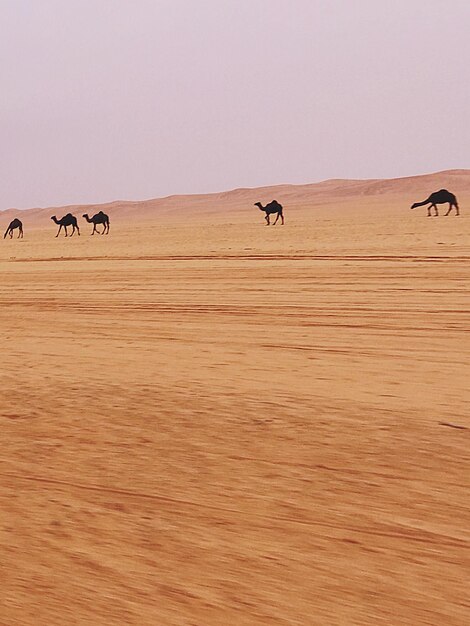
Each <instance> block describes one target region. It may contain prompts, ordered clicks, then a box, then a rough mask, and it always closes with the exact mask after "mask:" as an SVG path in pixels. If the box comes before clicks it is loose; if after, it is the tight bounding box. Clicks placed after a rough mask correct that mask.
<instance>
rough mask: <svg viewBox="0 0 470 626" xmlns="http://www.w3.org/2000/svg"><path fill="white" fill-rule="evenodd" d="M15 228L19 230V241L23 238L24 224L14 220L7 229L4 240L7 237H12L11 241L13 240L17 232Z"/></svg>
mask: <svg viewBox="0 0 470 626" xmlns="http://www.w3.org/2000/svg"><path fill="white" fill-rule="evenodd" d="M15 228H17V229H18V239H19V238H20V237H21V238H23V224H22V223H21V221H20V220H18V219H14V220H13V221H11V222H10V225H9V226H8V228H7V229H6V231H5V234H4V235H3V238H4V239H5V237H6V236H7V235H10V239H12V238H13V231H14V230H15Z"/></svg>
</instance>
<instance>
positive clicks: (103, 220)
mask: <svg viewBox="0 0 470 626" xmlns="http://www.w3.org/2000/svg"><path fill="white" fill-rule="evenodd" d="M83 217H84V218H85V219H86V221H87V222H88V223H89V224H93V232H92V233H91V234H92V235H94V234H95V232H97V233H99V234H100V235H107V234H108V233H109V217H108V216H107V215H106V213H103V211H100V212H99V213H96V214H95V215H93V217H88V213H84V214H83ZM98 224H103V226H104V228H103V230H102V231H101V233H100V231H99V230H98V229H97V228H96V227H97V225H98Z"/></svg>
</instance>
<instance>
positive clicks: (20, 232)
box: [18, 228, 23, 239]
mask: <svg viewBox="0 0 470 626" xmlns="http://www.w3.org/2000/svg"><path fill="white" fill-rule="evenodd" d="M20 237H21V239H23V229H22V228H20V229H19V232H18V239H19V238H20Z"/></svg>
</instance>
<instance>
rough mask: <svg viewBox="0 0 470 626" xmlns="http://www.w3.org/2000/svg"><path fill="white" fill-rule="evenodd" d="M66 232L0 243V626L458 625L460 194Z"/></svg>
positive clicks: (201, 209) (263, 196) (449, 178)
mask: <svg viewBox="0 0 470 626" xmlns="http://www.w3.org/2000/svg"><path fill="white" fill-rule="evenodd" d="M440 187H448V188H449V189H450V190H452V191H454V193H456V194H457V197H458V199H459V203H460V205H461V210H462V216H461V217H460V218H456V217H454V216H449V217H439V218H427V217H426V210H425V208H420V209H416V210H414V211H410V210H409V206H410V204H411V203H412V202H414V201H417V200H424V198H425V197H426V196H427V195H428V194H429V193H430V192H431V191H434V190H436V189H439V188H440ZM273 197H276V198H277V199H278V200H279V201H281V202H282V203H283V204H284V206H285V216H286V224H285V226H280V225H277V226H275V227H269V228H267V227H266V226H264V221H263V215H262V213H260V212H259V211H258V210H257V209H256V208H254V207H253V206H252V203H253V202H255V201H257V200H260V201H262V202H263V203H264V202H266V201H269V200H271V199H272V198H273ZM67 210H69V209H33V210H31V211H25V212H24V213H22V214H21V215H23V216H24V223H25V237H24V239H23V240H16V239H13V240H11V241H10V240H5V241H3V240H2V241H0V275H1V282H0V305H1V306H0V329H1V337H2V376H1V396H0V419H1V433H2V435H1V441H2V449H1V455H0V477H1V480H0V538H1V541H0V571H1V586H0V606H1V611H0V624H2V625H3V624H5V625H8V626H16V625H25V626H29V625H31V626H32V625H34V626H37V625H48V626H51V625H58V626H59V625H60V626H63V625H64V624H77V625H82V624H96V625H115V624H116V625H118V624H119V625H120V624H132V625H134V624H135V625H141V626H143V625H152V626H190V625H191V626H220V625H222V624H233V625H237V626H238V625H240V626H257V625H260V626H261V625H263V626H264V625H266V626H268V625H280V626H284V625H285V626H287V625H289V626H290V625H292V626H294V625H295V626H311V625H312V626H316V625H319V626H325V625H326V626H336V625H345V626H354V625H367V626H369V625H370V626H372V625H374V626H376V625H377V624H387V625H390V624H392V625H397V626H405V625H410V626H411V625H413V626H417V625H421V624H422V625H424V624H426V625H428V624H432V625H436V626H437V625H442V624H446V625H447V626H464V625H466V624H468V623H469V609H470V604H469V602H468V584H467V583H468V563H469V561H468V539H469V535H468V529H469V528H470V515H469V507H468V476H469V474H468V461H469V436H470V419H469V409H470V395H469V373H470V368H469V349H470V333H469V330H470V299H469V290H470V245H469V244H470V235H469V233H470V172H468V171H453V172H445V173H441V174H436V175H432V176H427V177H426V176H424V177H415V178H409V179H400V180H395V181H327V182H325V183H320V184H318V185H306V186H288V185H286V186H281V187H276V188H265V189H260V190H246V189H243V190H236V191H233V192H230V193H221V194H214V195H212V196H197V197H189V196H188V197H174V198H168V199H163V200H155V201H148V202H143V203H131V202H116V203H112V204H110V205H106V207H103V210H106V212H108V213H109V215H110V217H111V232H110V235H109V236H108V237H104V236H103V237H100V236H94V237H90V232H91V226H90V225H89V224H86V223H85V222H84V220H82V219H81V217H80V226H81V228H82V236H81V237H80V238H78V237H73V238H71V239H65V238H58V239H55V238H54V236H55V234H56V230H57V228H56V226H55V225H54V224H52V223H51V222H50V215H52V214H54V213H55V214H57V215H61V214H63V213H64V212H66V211H67ZM73 210H74V211H75V212H76V214H77V215H81V214H82V213H84V212H90V213H91V212H92V210H93V207H92V208H91V209H90V207H73ZM444 212H445V207H441V214H442V215H443V213H444ZM16 215H18V212H17V211H6V212H3V213H0V226H1V228H2V229H3V230H2V234H3V232H4V230H5V228H6V226H7V225H8V222H9V220H10V219H11V218H12V216H16Z"/></svg>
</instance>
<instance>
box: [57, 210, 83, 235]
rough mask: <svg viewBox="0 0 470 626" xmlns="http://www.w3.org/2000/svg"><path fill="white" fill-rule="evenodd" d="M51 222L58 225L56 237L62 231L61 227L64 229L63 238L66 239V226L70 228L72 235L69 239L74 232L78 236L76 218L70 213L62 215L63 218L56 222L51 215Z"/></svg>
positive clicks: (78, 230)
mask: <svg viewBox="0 0 470 626" xmlns="http://www.w3.org/2000/svg"><path fill="white" fill-rule="evenodd" d="M51 220H52V221H53V222H54V223H55V224H58V225H59V230H58V231H57V235H56V237H58V236H59V234H60V231H61V230H62V226H63V227H64V230H65V236H66V237H68V233H67V226H71V227H72V234H71V235H70V236H71V237H73V234H74V232H75V230H77V232H78V235H79V236H80V229H79V228H78V224H77V218H76V217H75V216H74V215H72V214H71V213H67V215H64V217H61V218H60V220H58V219H57V217H56V216H55V215H53V216H52V217H51Z"/></svg>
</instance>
